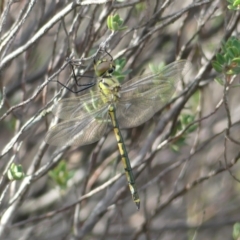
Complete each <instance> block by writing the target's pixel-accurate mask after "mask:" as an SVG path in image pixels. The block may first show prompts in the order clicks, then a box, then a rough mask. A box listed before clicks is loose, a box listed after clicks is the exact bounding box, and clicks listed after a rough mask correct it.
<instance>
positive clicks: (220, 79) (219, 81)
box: [214, 77, 225, 86]
mask: <svg viewBox="0 0 240 240" xmlns="http://www.w3.org/2000/svg"><path fill="white" fill-rule="evenodd" d="M214 81H216V82H217V83H218V84H220V85H221V86H224V83H225V82H224V80H223V79H222V78H220V77H216V78H215V79H214Z"/></svg>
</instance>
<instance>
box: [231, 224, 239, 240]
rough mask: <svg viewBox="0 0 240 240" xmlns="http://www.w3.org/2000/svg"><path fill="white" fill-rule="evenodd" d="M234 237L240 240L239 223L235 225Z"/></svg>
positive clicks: (235, 239)
mask: <svg viewBox="0 0 240 240" xmlns="http://www.w3.org/2000/svg"><path fill="white" fill-rule="evenodd" d="M232 237H233V239H234V240H239V238H240V223H239V222H237V223H235V224H234V225H233V232H232Z"/></svg>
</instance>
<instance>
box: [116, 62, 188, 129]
mask: <svg viewBox="0 0 240 240" xmlns="http://www.w3.org/2000/svg"><path fill="white" fill-rule="evenodd" d="M190 67H191V65H190V64H189V62H187V61H186V60H180V61H176V62H173V63H171V64H169V65H167V66H165V67H164V68H163V69H162V70H161V71H160V72H159V73H157V74H147V75H143V76H141V79H138V78H134V79H132V80H130V81H128V82H127V83H125V84H124V85H123V86H122V90H121V99H120V101H119V103H118V104H117V106H116V115H117V119H118V122H119V126H120V127H121V128H131V127H135V126H138V125H140V124H142V123H144V122H146V121H147V120H149V119H150V118H151V117H152V116H153V115H154V114H155V113H156V112H157V111H158V110H159V109H161V108H162V107H163V105H164V104H166V103H167V102H168V101H169V100H170V99H171V97H172V95H173V94H174V92H175V91H176V87H177V84H178V83H179V80H180V79H181V77H182V76H183V75H184V74H186V73H187V71H188V70H189V69H190Z"/></svg>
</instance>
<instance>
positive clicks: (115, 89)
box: [98, 77, 121, 102]
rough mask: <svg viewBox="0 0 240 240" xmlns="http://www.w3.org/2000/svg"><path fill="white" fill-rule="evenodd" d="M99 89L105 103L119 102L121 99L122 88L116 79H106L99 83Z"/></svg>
mask: <svg viewBox="0 0 240 240" xmlns="http://www.w3.org/2000/svg"><path fill="white" fill-rule="evenodd" d="M98 87H99V90H100V92H101V95H102V100H103V101H104V102H117V101H118V100H119V98H120V97H121V96H120V89H121V86H120V84H119V82H118V80H117V79H116V78H113V77H104V78H102V79H101V80H100V81H99V84H98Z"/></svg>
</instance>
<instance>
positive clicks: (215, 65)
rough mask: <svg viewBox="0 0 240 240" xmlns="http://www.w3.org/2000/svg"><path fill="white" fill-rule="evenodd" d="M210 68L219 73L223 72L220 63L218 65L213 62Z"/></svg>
mask: <svg viewBox="0 0 240 240" xmlns="http://www.w3.org/2000/svg"><path fill="white" fill-rule="evenodd" d="M212 66H213V68H214V69H215V70H216V71H217V72H219V73H222V72H223V66H222V65H221V64H220V63H218V62H217V61H213V62H212Z"/></svg>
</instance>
